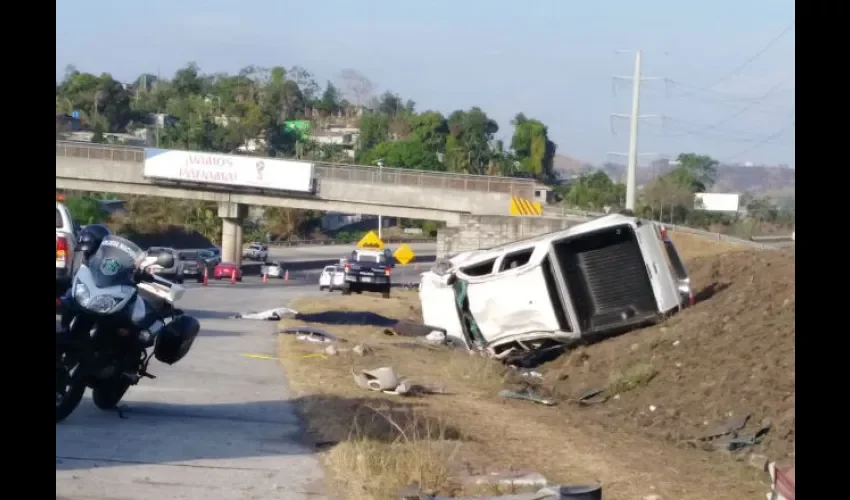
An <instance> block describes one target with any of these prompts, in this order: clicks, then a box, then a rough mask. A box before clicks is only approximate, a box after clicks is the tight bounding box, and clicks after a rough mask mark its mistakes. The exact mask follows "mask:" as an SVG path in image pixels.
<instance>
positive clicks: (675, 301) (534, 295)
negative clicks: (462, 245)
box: [419, 214, 694, 356]
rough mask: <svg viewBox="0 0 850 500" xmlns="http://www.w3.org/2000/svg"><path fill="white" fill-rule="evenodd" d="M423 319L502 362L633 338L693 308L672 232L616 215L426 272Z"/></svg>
mask: <svg viewBox="0 0 850 500" xmlns="http://www.w3.org/2000/svg"><path fill="white" fill-rule="evenodd" d="M421 276H422V281H421V283H420V287H419V298H420V301H421V303H422V318H423V322H424V323H425V324H428V325H432V326H436V327H440V328H442V329H444V330H446V332H447V334H448V336H449V337H451V338H452V339H453V340H456V341H457V342H458V343H460V344H461V345H466V346H467V347H468V348H469V349H485V350H487V351H488V352H490V353H491V354H492V355H495V356H503V355H510V354H511V353H512V352H516V353H519V352H522V351H533V350H535V349H539V348H541V347H545V346H546V345H551V343H553V342H555V343H569V342H571V341H574V340H578V339H583V338H590V337H591V336H598V335H602V334H612V333H616V332H623V331H627V330H629V329H632V328H636V327H638V326H640V325H644V324H648V323H652V322H656V321H659V320H660V319H661V318H664V317H665V316H667V315H669V314H673V313H675V312H676V311H678V310H679V309H681V308H683V307H686V306H688V305H690V304H691V303H693V300H694V296H693V294H692V292H691V287H690V278H689V277H688V274H687V270H686V269H685V266H684V264H683V263H682V261H681V259H680V258H679V254H678V252H677V251H676V247H675V245H674V244H673V242H672V241H671V240H670V238H669V237H668V236H667V233H666V231H665V230H664V228H663V226H660V225H659V224H657V223H654V222H652V221H645V220H641V219H636V218H634V217H627V216H624V215H620V214H612V215H607V216H604V217H600V218H598V219H595V220H592V221H590V222H586V223H584V224H579V225H576V226H573V227H571V228H569V229H565V230H562V231H556V232H553V233H549V234H546V235H542V236H537V237H534V238H529V239H526V240H520V241H516V242H513V243H509V244H507V245H500V246H497V247H494V248H490V249H486V250H475V251H471V252H463V253H461V254H458V255H456V256H454V257H452V258H451V259H449V260H448V261H442V262H438V263H437V265H435V266H434V268H433V269H432V270H430V271H427V272H425V273H422V275H421Z"/></svg>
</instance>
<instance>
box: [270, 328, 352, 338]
mask: <svg viewBox="0 0 850 500" xmlns="http://www.w3.org/2000/svg"><path fill="white" fill-rule="evenodd" d="M278 333H285V334H289V335H295V338H296V339H298V340H306V341H308V342H346V340H345V339H341V338H339V337H337V336H336V335H332V334H330V333H328V332H327V331H326V330H323V329H321V328H315V327H312V326H295V327H290V328H283V329H281V330H278Z"/></svg>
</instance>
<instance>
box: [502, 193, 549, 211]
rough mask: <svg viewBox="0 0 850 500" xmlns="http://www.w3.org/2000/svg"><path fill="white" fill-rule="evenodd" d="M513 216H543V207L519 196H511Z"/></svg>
mask: <svg viewBox="0 0 850 500" xmlns="http://www.w3.org/2000/svg"><path fill="white" fill-rule="evenodd" d="M510 210H511V215H543V205H541V204H540V203H539V202H536V201H529V200H526V199H525V198H520V197H519V196H511V209H510Z"/></svg>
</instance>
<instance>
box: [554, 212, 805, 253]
mask: <svg viewBox="0 0 850 500" xmlns="http://www.w3.org/2000/svg"><path fill="white" fill-rule="evenodd" d="M547 208H548V209H549V210H548V211H547V210H546V209H544V211H543V215H544V216H547V215H548V216H553V217H565V216H573V217H576V216H577V217H586V218H588V219H593V218H596V217H602V216H605V215H608V214H606V213H604V212H591V211H587V210H575V209H569V208H561V207H558V208H555V207H551V206H549V207H547ZM655 222H658V223H659V224H663V225H664V227H666V228H667V229H668V230H669V231H674V232H678V233H686V234H693V235H696V236H702V237H705V238H711V239H713V240H716V241H723V242H726V243H729V244H732V245H738V246H743V247H747V248H754V249H758V250H776V249H778V248H782V247H783V246H787V245H780V246H777V245H776V244H771V243H768V242H773V243H780V242H786V241H787V242H790V241H792V239H791V235H790V234H789V235H787V236H753V237H751V239H749V240H748V239H744V238H738V237H736V236H729V235H725V234H722V233H713V232H711V231H705V230H703V229H695V228H692V227H688V226H680V225H676V224H670V223H667V222H662V221H655ZM762 242H764V243H762Z"/></svg>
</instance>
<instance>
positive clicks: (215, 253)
mask: <svg viewBox="0 0 850 500" xmlns="http://www.w3.org/2000/svg"><path fill="white" fill-rule="evenodd" d="M200 251H201V252H203V253H202V255H203V256H204V259H205V260H206V261H207V265H208V266H210V268H214V267H215V266H216V264H218V263H219V262H221V248H218V247H211V248H202V249H201V250H200Z"/></svg>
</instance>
